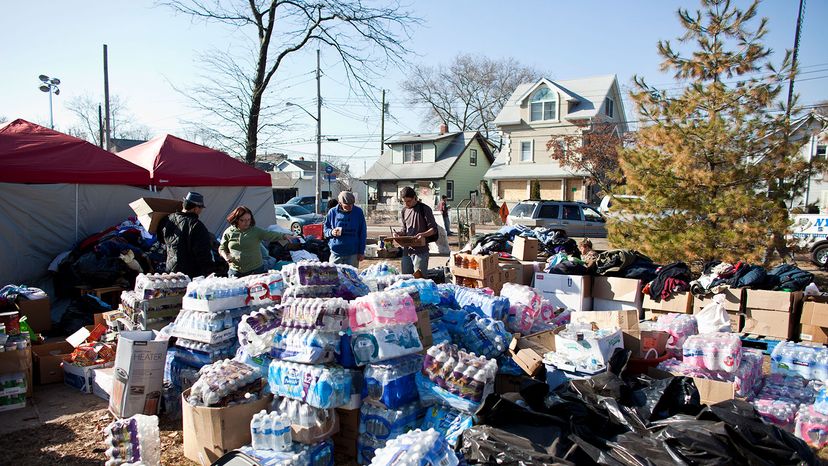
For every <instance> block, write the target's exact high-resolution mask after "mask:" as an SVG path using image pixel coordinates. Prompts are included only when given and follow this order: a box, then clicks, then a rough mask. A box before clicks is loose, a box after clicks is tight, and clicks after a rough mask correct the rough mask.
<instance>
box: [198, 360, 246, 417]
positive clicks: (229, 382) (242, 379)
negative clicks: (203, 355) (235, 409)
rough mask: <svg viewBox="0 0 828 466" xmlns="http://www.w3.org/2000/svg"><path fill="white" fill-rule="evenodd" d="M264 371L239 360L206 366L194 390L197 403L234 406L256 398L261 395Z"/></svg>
mask: <svg viewBox="0 0 828 466" xmlns="http://www.w3.org/2000/svg"><path fill="white" fill-rule="evenodd" d="M261 390H262V383H261V374H259V373H258V371H256V370H255V369H254V368H253V367H251V366H249V365H247V364H245V363H243V362H240V361H237V360H235V359H223V360H221V361H219V362H216V363H213V364H209V365H206V366H204V367H202V368H201V370H200V371H199V377H198V380H196V382H195V383H194V384H193V386H192V388H191V389H190V396H189V398H188V399H187V402H188V403H190V404H191V405H193V406H232V405H235V404H241V403H250V402H253V401H256V400H258V399H259V397H260V396H261Z"/></svg>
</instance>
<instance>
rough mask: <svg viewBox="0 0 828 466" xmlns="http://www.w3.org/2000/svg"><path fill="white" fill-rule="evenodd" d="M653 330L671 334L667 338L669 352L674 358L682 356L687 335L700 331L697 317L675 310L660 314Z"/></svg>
mask: <svg viewBox="0 0 828 466" xmlns="http://www.w3.org/2000/svg"><path fill="white" fill-rule="evenodd" d="M653 330H661V331H663V332H667V333H668V334H669V335H670V337H669V338H668V339H667V354H668V355H669V356H670V357H673V358H680V357H681V356H682V348H683V347H684V341H685V340H687V337H689V336H691V335H696V334H698V333H699V327H698V323H697V322H696V318H695V317H693V316H692V315H689V314H678V313H674V312H669V313H667V314H662V315H660V316H659V318H658V320H657V321H656V323H655V328H654V329H653Z"/></svg>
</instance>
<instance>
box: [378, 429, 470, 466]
mask: <svg viewBox="0 0 828 466" xmlns="http://www.w3.org/2000/svg"><path fill="white" fill-rule="evenodd" d="M457 464H459V461H458V460H457V456H456V455H455V454H454V451H452V450H451V448H449V446H448V443H446V440H445V438H444V437H443V436H442V435H440V433H438V432H437V431H435V430H433V429H429V430H426V431H422V430H420V429H416V430H413V431H411V432H408V433H405V434H402V435H400V436H399V437H396V438H394V439H392V440H390V441H388V443H387V444H386V445H385V447H383V448H380V449H379V450H377V451H376V455H375V456H374V459H373V460H372V461H371V465H372V466H391V465H400V466H402V465H405V466H409V465H411V466H414V465H417V466H419V465H439V466H456V465H457Z"/></svg>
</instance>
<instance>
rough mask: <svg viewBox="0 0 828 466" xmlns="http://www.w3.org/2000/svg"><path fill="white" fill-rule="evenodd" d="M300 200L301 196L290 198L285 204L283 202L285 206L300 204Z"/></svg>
mask: <svg viewBox="0 0 828 466" xmlns="http://www.w3.org/2000/svg"><path fill="white" fill-rule="evenodd" d="M302 199H303V198H302V197H301V196H296V197H292V198H290V199H289V200H288V201H287V202H285V204H301V203H302Z"/></svg>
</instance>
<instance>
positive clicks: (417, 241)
mask: <svg viewBox="0 0 828 466" xmlns="http://www.w3.org/2000/svg"><path fill="white" fill-rule="evenodd" d="M390 239H391V240H392V241H394V242H395V243H397V244H399V245H400V246H401V247H404V248H416V247H420V246H425V245H426V239H425V237H420V238H417V237H416V236H394V237H392V238H390Z"/></svg>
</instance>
